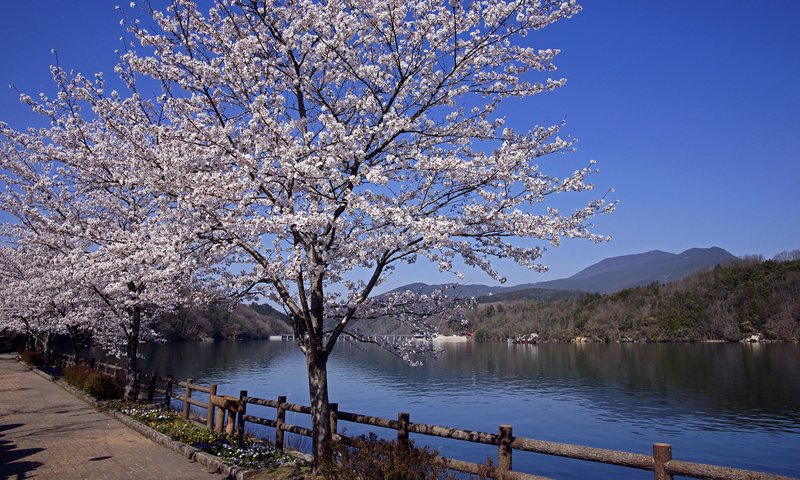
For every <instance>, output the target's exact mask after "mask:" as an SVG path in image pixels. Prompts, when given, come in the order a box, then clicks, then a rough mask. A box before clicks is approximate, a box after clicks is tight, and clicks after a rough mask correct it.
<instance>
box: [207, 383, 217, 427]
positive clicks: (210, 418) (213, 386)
mask: <svg viewBox="0 0 800 480" xmlns="http://www.w3.org/2000/svg"><path fill="white" fill-rule="evenodd" d="M216 394H217V384H216V383H212V384H211V387H210V392H209V393H208V414H206V427H207V428H208V429H209V430H211V429H212V428H214V405H213V404H212V403H211V397H212V396H214V395H216Z"/></svg>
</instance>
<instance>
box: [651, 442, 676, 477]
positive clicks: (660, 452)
mask: <svg viewBox="0 0 800 480" xmlns="http://www.w3.org/2000/svg"><path fill="white" fill-rule="evenodd" d="M670 460H672V445H670V444H668V443H654V444H653V479H654V480H672V475H670V474H669V472H667V467H666V466H667V462H669V461H670Z"/></svg>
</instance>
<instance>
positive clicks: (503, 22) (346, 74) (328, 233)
mask: <svg viewBox="0 0 800 480" xmlns="http://www.w3.org/2000/svg"><path fill="white" fill-rule="evenodd" d="M579 10H580V7H579V6H578V5H577V4H576V3H575V2H574V1H573V0H535V1H534V0H492V1H467V2H462V1H449V2H437V1H429V0H381V1H363V0H348V1H345V2H321V1H314V0H291V1H287V2H264V1H262V0H217V1H216V2H215V3H214V5H213V7H212V8H211V9H210V10H209V11H207V12H205V11H202V10H201V9H200V8H199V7H198V6H197V5H196V4H195V3H194V2H193V1H190V0H174V1H173V2H172V3H171V6H170V7H169V8H167V9H166V10H165V11H152V12H150V13H151V14H152V18H153V22H154V25H151V23H152V22H149V21H148V22H140V21H138V20H130V21H129V22H128V26H129V28H130V30H131V31H132V32H133V34H134V35H135V36H136V39H137V41H138V44H132V45H131V46H130V50H129V51H127V52H124V55H123V60H124V61H123V63H122V64H121V66H120V69H119V71H120V72H121V73H122V75H123V78H125V79H126V80H127V81H128V82H129V85H131V86H135V85H136V84H137V82H139V83H141V82H142V81H143V80H142V78H144V79H146V80H145V81H150V82H152V80H155V81H157V82H160V84H161V85H162V89H163V96H161V97H160V98H159V99H158V101H159V104H160V107H159V111H160V114H161V118H162V119H163V120H162V121H160V122H159V124H158V125H153V124H152V122H151V123H149V124H148V126H149V128H150V129H151V130H150V131H151V133H150V136H151V137H152V138H158V142H154V143H153V145H151V146H152V147H153V148H152V149H151V150H150V154H149V158H150V159H151V160H152V162H151V163H150V164H148V165H145V164H142V167H143V169H142V170H140V171H137V172H132V173H134V174H135V175H137V176H142V178H144V177H143V176H145V175H149V177H147V178H146V179H144V180H143V182H144V183H146V184H147V185H149V187H150V188H152V189H154V190H155V191H158V192H165V193H167V194H168V197H169V198H170V199H171V202H172V203H171V208H172V214H173V215H174V219H176V220H177V224H179V225H180V226H181V227H180V228H183V229H185V232H187V233H188V232H191V234H186V235H184V236H185V237H187V238H188V237H193V238H196V239H197V240H198V242H200V243H201V244H202V245H203V246H204V247H203V248H204V249H205V251H206V252H208V253H211V254H213V255H216V256H217V257H216V258H218V259H221V260H222V259H224V261H225V262H227V263H229V264H234V263H236V264H239V265H247V266H249V267H248V268H246V269H245V270H244V271H243V272H241V273H240V274H236V275H234V274H230V275H228V276H227V277H226V278H225V281H226V285H227V286H228V287H229V288H232V289H236V290H238V291H240V292H243V293H250V294H259V295H263V296H265V297H267V298H269V299H271V300H273V301H275V302H278V303H280V304H282V305H283V306H284V307H285V309H286V311H287V313H288V314H289V317H290V321H291V324H292V327H293V328H294V331H295V334H296V338H297V343H298V345H299V347H300V349H301V350H302V351H303V353H304V354H305V356H306V363H307V368H308V380H309V390H310V400H311V407H312V425H313V429H312V430H313V438H312V445H313V451H314V458H315V461H318V460H319V459H320V458H322V456H324V455H325V454H326V448H327V445H328V444H329V442H330V439H331V438H332V431H331V429H330V422H329V421H328V417H329V413H330V409H329V404H328V380H327V361H328V358H329V355H330V354H331V352H332V350H333V348H334V346H335V345H336V343H337V341H338V340H339V339H340V338H341V337H343V336H345V337H346V336H348V335H350V334H351V333H350V332H349V331H348V329H347V327H348V326H349V325H350V323H351V321H352V320H354V319H356V318H364V317H370V316H372V315H373V314H374V309H375V308H387V307H391V305H386V301H385V298H383V299H379V301H378V302H376V301H375V300H374V291H375V288H376V287H377V286H378V285H379V284H380V283H381V282H382V281H383V280H384V279H385V278H386V276H387V275H389V274H390V273H391V271H392V270H393V269H394V268H395V267H396V266H397V265H400V264H412V263H414V262H416V261H418V260H424V261H427V262H433V263H434V264H436V265H438V267H439V269H440V270H441V271H443V272H453V273H455V274H457V275H458V274H459V272H458V271H457V265H459V264H463V265H465V266H466V267H477V268H478V269H480V270H482V271H484V272H486V273H487V274H488V275H489V276H490V277H492V278H494V279H497V280H501V281H502V280H503V277H502V275H501V274H500V273H499V272H498V271H496V269H495V268H494V267H493V259H497V258H506V259H510V260H512V261H514V262H516V263H518V264H520V265H524V266H527V267H530V268H532V269H534V270H542V269H544V268H545V267H544V266H543V265H541V264H540V263H539V258H540V257H541V255H542V253H543V248H542V245H541V243H549V244H550V245H552V246H557V245H558V244H559V242H560V241H561V239H562V238H583V239H588V240H591V241H595V242H599V241H603V240H605V237H603V236H601V235H598V234H595V233H593V232H592V231H591V230H590V227H591V223H590V222H591V220H592V219H593V218H594V217H595V216H596V215H598V214H601V213H607V212H610V211H611V210H612V209H613V207H614V204H613V202H606V201H605V199H604V198H603V195H601V196H599V198H597V197H595V198H594V199H592V200H585V196H580V198H581V199H582V200H581V201H582V202H583V203H582V204H581V206H580V207H579V208H577V209H575V210H574V211H571V212H569V213H561V212H560V211H559V210H557V209H556V208H554V203H553V202H552V201H548V199H550V198H551V197H553V196H555V195H558V194H562V193H566V192H580V191H585V190H590V189H591V184H590V183H588V182H587V176H589V175H590V174H592V173H593V172H594V167H592V166H591V165H587V166H586V167H584V168H579V169H577V170H574V172H573V173H571V174H567V175H566V176H555V175H548V174H547V173H545V172H544V171H543V170H542V169H541V168H540V163H541V162H540V160H541V159H542V158H543V157H546V156H553V157H557V156H558V154H559V153H563V152H567V151H570V150H571V149H572V143H571V142H570V141H569V140H568V139H565V138H563V137H562V136H560V130H561V128H562V125H560V124H557V125H538V126H532V127H531V128H529V129H528V130H527V131H521V132H520V131H516V130H514V129H512V128H509V127H507V126H505V125H504V122H505V118H504V117H503V116H502V115H501V114H500V113H499V112H500V111H501V110H500V108H501V107H502V106H503V105H504V104H505V103H508V102H514V101H521V100H522V99H525V98H526V97H530V96H533V95H537V94H540V93H543V92H549V91H553V90H557V89H558V88H560V87H561V86H563V85H564V83H565V80H564V79H562V78H555V79H554V78H549V77H548V75H550V74H551V73H552V72H553V71H554V70H555V68H556V67H555V65H554V63H553V62H554V58H555V57H556V55H557V54H558V53H559V52H558V50H555V49H551V48H543V49H539V48H537V46H534V44H535V35H534V34H535V32H536V31H537V30H540V29H542V28H544V27H547V26H548V25H550V24H553V23H555V22H557V21H559V20H561V19H563V18H567V17H570V16H571V15H573V14H575V13H577V12H578V11H579ZM145 24H146V25H145ZM532 240H540V241H541V242H538V243H539V244H537V242H533V241H532ZM211 245H213V248H212V247H210V246H211ZM389 310H391V309H390V308H389Z"/></svg>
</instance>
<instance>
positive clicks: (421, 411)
mask: <svg viewBox="0 0 800 480" xmlns="http://www.w3.org/2000/svg"><path fill="white" fill-rule="evenodd" d="M142 353H143V354H144V355H145V359H144V361H143V363H142V367H143V369H145V370H156V371H158V372H159V373H161V374H173V375H175V376H176V377H177V378H193V379H194V380H195V382H198V383H203V384H207V383H217V384H219V391H220V392H221V393H224V394H228V395H238V392H239V390H247V391H248V393H249V395H250V396H255V397H262V398H276V397H277V396H278V395H287V396H288V399H289V401H290V402H293V403H301V404H305V405H307V404H308V387H307V384H306V374H305V361H304V358H303V356H302V354H301V353H300V352H299V351H298V350H297V348H296V346H295V345H294V344H293V343H291V342H286V341H284V342H281V341H252V342H215V343H183V344H181V343H178V344H168V345H157V346H152V345H148V346H145V347H144V348H143V349H142ZM329 376H330V384H331V385H330V397H331V401H332V402H338V403H339V408H340V409H341V410H346V411H350V412H358V413H363V414H368V415H374V416H382V417H386V418H396V416H397V414H398V412H401V411H403V412H409V413H410V414H411V420H412V421H416V422H424V423H433V424H437V425H445V426H451V427H458V428H465V429H472V430H480V431H485V432H496V431H497V427H498V425H499V424H511V425H512V426H513V428H514V435H515V436H522V437H530V438H536V439H542V440H552V441H558V442H564V443H574V444H579V445H586V446H593V447H601V448H610V449H616V450H626V451H630V452H639V453H650V452H651V448H652V444H653V443H654V442H666V443H670V444H672V445H673V456H674V458H677V459H680V460H687V461H699V462H705V463H714V464H720V465H725V466H731V467H737V468H747V469H752V470H761V471H768V472H773V473H778V474H783V475H789V476H795V477H800V346H798V345H758V344H753V345H751V344H696V345H695V344H687V345H683V344H676V345H671V344H670V345H658V344H648V345H639V344H622V345H618V344H611V345H604V344H588V345H572V344H569V345H561V344H544V345H505V344H474V343H467V344H453V345H446V353H445V354H444V355H442V356H441V357H440V358H438V359H435V360H430V361H428V362H427V363H426V364H425V365H424V366H422V367H417V368H413V367H410V366H407V365H406V364H404V363H403V362H402V361H401V360H399V359H398V358H396V357H394V356H392V355H391V354H389V353H387V352H384V351H382V350H380V349H377V348H373V347H361V346H353V345H348V344H342V345H339V346H337V349H336V351H335V353H334V355H333V357H332V358H331V361H330V364H329ZM250 410H251V408H248V413H251V412H250ZM253 414H256V415H262V416H265V417H268V418H274V410H271V409H267V410H263V411H261V412H259V411H256V412H255V413H253ZM294 415H295V417H288V418H287V420H288V421H289V422H291V423H297V424H301V425H303V424H305V425H307V424H308V421H307V416H305V415H300V414H294ZM341 427H344V428H345V429H346V431H347V432H349V433H351V434H356V433H364V432H365V431H366V427H363V426H359V425H352V424H348V423H346V422H342V423H341V424H340V428H341ZM378 430H380V429H378ZM392 433H393V432H389V431H386V432H384V434H386V435H391V434H392ZM412 437H413V436H412ZM296 441H297V442H300V441H301V440H299V439H298V440H296ZM416 441H417V442H419V443H424V444H428V445H432V446H434V447H436V448H439V449H441V453H442V454H443V455H445V456H451V457H455V458H460V459H464V460H471V461H478V462H481V461H483V460H485V459H486V458H487V457H488V456H491V457H492V458H496V450H495V449H493V448H491V447H488V446H483V445H475V444H468V443H464V442H455V441H450V440H444V439H437V438H430V437H421V436H417V438H416ZM514 469H515V470H520V471H524V472H529V473H535V474H538V475H544V476H549V477H555V478H608V479H612V478H614V479H616V478H631V479H637V478H642V479H644V478H652V473H650V474H648V472H640V471H637V470H630V469H622V468H619V467H610V466H601V465H598V464H591V463H587V462H580V461H575V460H566V459H559V458H556V457H549V456H544V455H537V454H531V453H527V452H515V454H514Z"/></svg>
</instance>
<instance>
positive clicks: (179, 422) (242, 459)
mask: <svg viewBox="0 0 800 480" xmlns="http://www.w3.org/2000/svg"><path fill="white" fill-rule="evenodd" d="M117 410H119V412H120V413H123V414H125V415H128V416H129V417H131V418H133V419H135V420H137V421H139V422H141V423H143V424H145V425H147V426H148V427H150V428H152V429H153V430H155V431H157V432H161V433H163V434H164V435H167V436H169V437H171V438H172V439H174V440H177V441H179V442H183V443H186V444H188V445H191V446H193V447H195V448H197V449H199V450H202V451H204V452H207V453H210V454H211V455H214V456H217V457H219V458H221V459H223V460H225V461H226V462H229V463H232V464H235V465H237V466H239V467H242V468H246V469H253V470H261V469H267V468H276V467H278V466H280V465H283V464H287V463H292V462H293V461H294V459H293V458H292V457H291V456H289V455H286V454H284V453H281V452H279V451H277V450H275V448H273V447H272V445H270V444H268V443H265V442H263V441H260V440H257V439H255V438H252V437H248V438H246V439H245V441H244V443H243V444H242V445H241V446H240V445H238V443H237V442H236V440H234V439H233V438H231V437H230V436H228V435H223V434H220V433H216V432H213V431H211V430H208V429H207V428H205V427H202V426H200V425H197V424H195V423H193V422H190V421H188V420H184V419H183V418H181V417H180V416H179V415H177V414H176V413H174V412H168V411H164V410H159V409H155V408H152V407H144V406H141V405H128V404H126V405H122V406H119V408H117Z"/></svg>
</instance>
